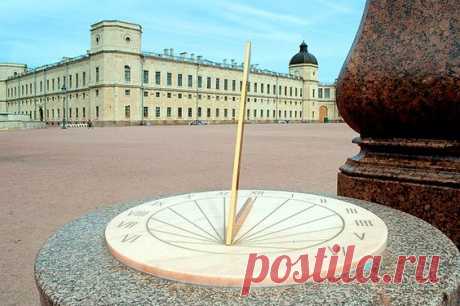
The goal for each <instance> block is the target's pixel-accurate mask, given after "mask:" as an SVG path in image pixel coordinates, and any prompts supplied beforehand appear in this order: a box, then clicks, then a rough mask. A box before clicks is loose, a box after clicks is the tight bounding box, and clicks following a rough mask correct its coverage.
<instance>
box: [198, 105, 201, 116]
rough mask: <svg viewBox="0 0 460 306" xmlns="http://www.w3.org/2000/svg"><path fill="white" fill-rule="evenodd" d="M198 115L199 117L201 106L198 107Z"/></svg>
mask: <svg viewBox="0 0 460 306" xmlns="http://www.w3.org/2000/svg"><path fill="white" fill-rule="evenodd" d="M198 117H201V107H198Z"/></svg>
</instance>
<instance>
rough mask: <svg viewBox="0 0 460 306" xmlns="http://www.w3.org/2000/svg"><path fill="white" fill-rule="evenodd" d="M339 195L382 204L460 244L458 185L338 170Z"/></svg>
mask: <svg viewBox="0 0 460 306" xmlns="http://www.w3.org/2000/svg"><path fill="white" fill-rule="evenodd" d="M337 194H338V195H340V196H345V197H350V198H355V199H361V200H366V201H370V202H374V203H379V204H383V205H386V206H390V207H392V208H396V209H399V210H402V211H404V212H407V213H409V214H411V215H414V216H416V217H418V218H420V219H423V220H425V221H426V222H428V223H430V224H432V225H433V226H436V227H437V228H438V229H440V230H441V231H442V232H444V234H446V235H447V236H448V237H449V238H450V239H451V240H452V241H454V243H455V244H456V245H457V246H459V245H460V229H459V220H460V189H459V188H452V187H443V186H434V185H431V186H430V185H423V184H416V183H410V182H401V181H398V180H388V179H376V178H367V177H354V176H350V175H346V174H344V173H339V174H338V180H337Z"/></svg>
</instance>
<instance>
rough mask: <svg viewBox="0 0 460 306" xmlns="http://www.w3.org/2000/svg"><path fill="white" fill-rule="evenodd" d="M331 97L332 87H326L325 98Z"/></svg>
mask: <svg viewBox="0 0 460 306" xmlns="http://www.w3.org/2000/svg"><path fill="white" fill-rule="evenodd" d="M330 97H331V89H330V88H325V89H324V98H325V99H329V98H330Z"/></svg>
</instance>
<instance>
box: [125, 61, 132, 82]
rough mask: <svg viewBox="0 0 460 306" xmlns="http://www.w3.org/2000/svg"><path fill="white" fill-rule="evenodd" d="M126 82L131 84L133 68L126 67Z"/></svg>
mask: <svg viewBox="0 0 460 306" xmlns="http://www.w3.org/2000/svg"><path fill="white" fill-rule="evenodd" d="M125 82H131V67H129V66H128V65H126V66H125Z"/></svg>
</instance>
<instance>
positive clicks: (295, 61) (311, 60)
mask: <svg viewBox="0 0 460 306" xmlns="http://www.w3.org/2000/svg"><path fill="white" fill-rule="evenodd" d="M301 64H313V65H318V61H317V60H316V57H315V56H314V55H313V54H311V53H309V52H308V45H307V44H306V43H305V42H304V41H303V42H302V44H301V45H300V51H299V53H297V54H296V55H294V56H293V57H292V58H291V61H290V62H289V66H291V65H301Z"/></svg>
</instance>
